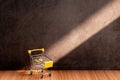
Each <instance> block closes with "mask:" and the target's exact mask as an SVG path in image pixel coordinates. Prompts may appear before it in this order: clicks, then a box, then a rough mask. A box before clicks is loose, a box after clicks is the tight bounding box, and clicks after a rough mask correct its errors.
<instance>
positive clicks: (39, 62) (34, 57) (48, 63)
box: [28, 48, 53, 78]
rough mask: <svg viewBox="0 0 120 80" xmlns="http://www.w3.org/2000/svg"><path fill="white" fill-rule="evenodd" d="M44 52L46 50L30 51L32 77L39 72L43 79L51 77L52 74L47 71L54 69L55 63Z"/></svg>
mask: <svg viewBox="0 0 120 80" xmlns="http://www.w3.org/2000/svg"><path fill="white" fill-rule="evenodd" d="M44 51H45V49H44V48H41V49H32V50H28V54H29V56H30V60H31V61H30V62H31V67H30V75H32V74H33V72H34V71H35V70H37V72H38V73H40V77H41V78H43V76H45V75H48V76H49V77H50V76H51V72H50V71H49V70H47V69H48V68H52V67H53V61H52V60H51V59H50V58H48V57H47V56H46V55H45V54H44Z"/></svg>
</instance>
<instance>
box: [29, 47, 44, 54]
mask: <svg viewBox="0 0 120 80" xmlns="http://www.w3.org/2000/svg"><path fill="white" fill-rule="evenodd" d="M33 51H42V52H45V49H44V48H41V49H32V50H28V54H31V53H32V52H33Z"/></svg>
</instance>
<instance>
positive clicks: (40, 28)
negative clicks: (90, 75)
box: [0, 0, 120, 69]
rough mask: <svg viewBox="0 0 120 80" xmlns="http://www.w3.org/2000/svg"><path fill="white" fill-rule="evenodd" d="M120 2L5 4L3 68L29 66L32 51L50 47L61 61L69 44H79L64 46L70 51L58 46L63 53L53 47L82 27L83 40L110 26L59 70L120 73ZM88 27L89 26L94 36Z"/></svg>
mask: <svg viewBox="0 0 120 80" xmlns="http://www.w3.org/2000/svg"><path fill="white" fill-rule="evenodd" d="M119 3H120V1H119V0H92V1H91V0H0V69H20V68H23V67H25V66H26V65H29V56H28V54H27V50H28V49H33V48H40V47H44V48H45V49H46V50H47V53H48V56H49V57H50V58H52V59H53V60H56V58H57V57H54V56H56V55H57V56H59V54H60V52H61V53H62V51H64V50H66V45H68V46H74V45H75V44H74V45H73V44H72V42H69V41H64V43H65V44H64V43H62V44H64V45H63V46H64V47H63V46H62V47H61V46H60V45H57V46H56V50H57V51H56V50H55V51H54V49H53V50H52V49H50V48H51V46H52V45H53V44H56V43H57V42H58V41H61V38H63V37H64V36H65V35H67V34H68V33H69V32H70V31H72V30H74V29H75V28H76V27H77V26H78V25H79V26H80V27H82V28H81V29H80V30H81V31H83V32H84V33H80V32H79V33H78V34H82V35H80V36H79V37H83V38H84V36H86V35H87V34H89V35H90V34H92V33H91V32H92V30H93V32H95V31H97V29H98V27H97V26H106V27H105V28H102V29H101V30H99V31H98V32H97V33H95V34H94V35H92V36H91V37H90V38H89V39H87V40H86V41H84V42H83V43H82V44H81V45H77V47H74V49H72V50H71V51H69V53H68V54H66V55H65V56H64V57H61V58H60V59H57V61H56V62H55V65H54V69H120V62H119V61H120V49H119V48H120V18H119V16H120V15H119V14H118V13H119V12H120V6H119ZM107 5H108V9H107V8H105V7H106V6H107ZM104 8H105V10H104ZM102 9H103V10H104V11H103V12H105V13H106V14H105V16H104V14H103V17H101V16H99V15H100V14H98V15H97V13H99V12H100V10H102ZM106 10H109V11H108V12H107V11H106ZM101 14H102V13H101ZM93 15H95V16H94V17H93V18H92V19H90V17H92V16H93ZM107 15H108V16H107ZM88 19H90V21H88V22H85V21H86V20H88ZM97 19H98V20H97ZM95 20H96V21H95ZM91 21H92V22H91ZM93 23H94V24H93ZM84 24H87V25H89V28H90V31H89V30H88V33H87V32H85V30H84V29H85V28H84V27H85V26H86V25H84ZM106 24H107V25H106ZM86 29H87V28H86ZM89 32H90V33H89ZM72 36H75V35H72ZM73 38H74V37H73ZM78 39H79V38H78ZM73 40H74V42H76V44H77V42H78V43H79V41H78V40H75V39H73ZM68 42H69V43H68ZM70 44H72V45H70ZM57 47H58V48H57ZM59 49H60V50H59ZM50 50H51V51H50ZM52 51H53V52H52ZM51 53H52V54H51ZM56 53H59V54H56Z"/></svg>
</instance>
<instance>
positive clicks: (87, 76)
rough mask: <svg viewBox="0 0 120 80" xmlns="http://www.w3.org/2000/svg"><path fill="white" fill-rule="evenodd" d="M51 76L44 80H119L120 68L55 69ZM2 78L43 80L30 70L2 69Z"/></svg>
mask: <svg viewBox="0 0 120 80" xmlns="http://www.w3.org/2000/svg"><path fill="white" fill-rule="evenodd" d="M51 72H52V76H51V77H44V78H43V79H42V80H119V79H120V71H119V70H96V71H95V70H90V71H89V70H53V71H51ZM0 80H41V79H40V77H39V75H38V74H34V75H32V76H30V75H28V71H24V70H21V71H0Z"/></svg>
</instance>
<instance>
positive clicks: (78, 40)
mask: <svg viewBox="0 0 120 80" xmlns="http://www.w3.org/2000/svg"><path fill="white" fill-rule="evenodd" d="M115 9H117V10H115ZM119 12H120V6H119V2H118V0H114V1H113V2H111V3H109V4H107V5H106V6H105V7H103V8H102V9H101V10H99V11H98V12H96V13H95V14H93V15H92V16H90V17H89V18H88V19H87V20H86V21H85V22H84V23H82V24H80V25H78V26H77V27H75V28H74V29H73V30H71V31H70V32H69V33H68V34H67V35H65V36H63V37H62V38H61V39H60V40H58V41H57V42H56V43H54V44H53V45H51V46H50V47H49V49H47V51H46V52H47V55H48V56H49V57H50V58H51V59H53V61H55V62H56V61H58V60H59V59H61V58H62V57H64V56H65V55H67V54H68V53H69V52H71V51H72V50H74V49H75V48H76V47H78V46H80V45H81V44H82V43H84V42H85V41H87V40H88V39H89V38H90V37H92V36H93V35H95V34H96V33H98V32H99V31H101V30H102V29H104V28H105V27H106V26H107V25H109V24H110V23H112V22H113V21H114V20H115V19H117V18H118V17H119V16H120V13H119Z"/></svg>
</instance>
